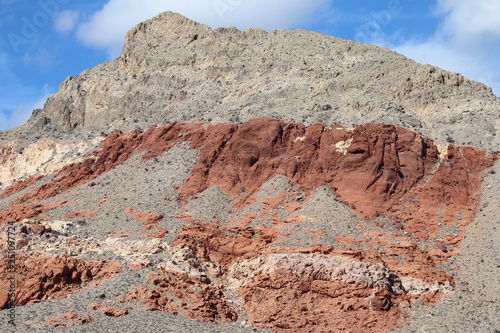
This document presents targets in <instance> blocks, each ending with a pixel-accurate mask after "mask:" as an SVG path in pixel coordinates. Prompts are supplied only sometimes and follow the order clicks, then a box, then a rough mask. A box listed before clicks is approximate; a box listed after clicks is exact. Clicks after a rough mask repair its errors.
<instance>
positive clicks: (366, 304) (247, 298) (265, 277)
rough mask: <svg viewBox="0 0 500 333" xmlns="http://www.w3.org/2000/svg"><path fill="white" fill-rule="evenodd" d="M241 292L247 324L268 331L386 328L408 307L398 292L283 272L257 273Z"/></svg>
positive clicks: (339, 330) (352, 330)
mask: <svg viewBox="0 0 500 333" xmlns="http://www.w3.org/2000/svg"><path fill="white" fill-rule="evenodd" d="M240 294H241V295H242V297H243V299H244V304H243V307H244V308H245V309H246V310H247V315H248V316H249V318H250V319H251V322H250V323H251V324H252V325H253V326H256V327H259V328H267V329H271V330H272V331H273V332H325V333H326V332H387V331H388V330H389V329H391V328H396V327H397V326H398V324H399V322H400V320H401V310H402V309H403V308H404V307H406V306H409V302H408V300H407V299H406V296H405V294H403V293H401V294H399V295H398V294H393V293H391V292H389V291H388V290H385V289H383V288H381V289H378V290H373V289H371V288H368V287H367V286H366V285H363V284H349V283H346V282H342V281H335V280H334V281H322V280H321V279H313V278H311V277H303V276H298V275H296V274H292V273H290V272H287V271H281V272H280V271H276V272H274V273H272V274H259V275H257V276H255V277H254V279H253V280H252V281H251V282H250V283H248V284H247V285H245V286H244V287H241V288H240Z"/></svg>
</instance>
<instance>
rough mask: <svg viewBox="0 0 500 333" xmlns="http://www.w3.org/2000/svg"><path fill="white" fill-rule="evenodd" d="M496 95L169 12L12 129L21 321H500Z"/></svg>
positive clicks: (11, 186) (0, 162)
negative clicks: (32, 135)
mask: <svg viewBox="0 0 500 333" xmlns="http://www.w3.org/2000/svg"><path fill="white" fill-rule="evenodd" d="M256 55H258V56H256ZM448 107H449V108H448ZM497 107H498V102H497V99H496V97H495V96H493V95H492V94H491V91H489V90H488V89H487V88H486V87H484V86H482V85H480V84H478V83H475V82H471V81H469V80H467V79H465V78H462V77H460V76H459V75H457V74H450V73H447V72H444V71H441V70H439V69H437V68H433V67H431V66H422V65H418V64H416V63H414V62H412V61H410V60H407V59H405V58H404V57H402V56H400V55H397V54H394V53H392V52H390V51H388V50H384V49H380V48H376V47H372V46H368V45H360V44H356V43H354V42H349V41H344V40H339V39H336V38H332V37H325V36H321V35H319V34H315V33H311V32H306V31H293V32H288V31H276V32H273V33H270V34H268V33H266V32H264V31H262V30H246V31H244V32H240V31H237V30H235V29H218V30H216V31H212V30H211V29H209V28H208V27H206V26H204V25H200V24H198V23H195V22H193V21H190V20H188V19H186V18H183V17H181V16H179V15H176V14H172V13H164V14H161V15H159V16H158V17H156V18H154V19H152V20H150V21H147V22H144V23H142V24H140V25H138V26H137V27H135V28H134V29H132V30H131V31H130V32H129V33H128V35H127V39H126V43H125V47H124V50H123V53H122V55H121V56H120V57H119V58H118V59H116V60H114V61H112V62H110V63H106V64H103V65H100V66H98V67H96V68H94V69H92V70H88V71H86V72H84V73H82V74H81V75H79V76H78V77H75V78H68V79H67V80H66V81H65V82H64V83H62V84H61V87H60V90H59V92H58V93H57V94H56V95H54V96H52V97H51V98H50V99H49V100H48V101H47V103H46V105H45V107H44V109H43V110H39V111H37V112H35V114H34V115H33V117H32V119H31V120H30V121H29V122H28V124H26V125H25V126H24V127H22V128H20V129H17V130H14V131H11V132H9V133H3V134H2V140H3V141H2V142H4V143H3V147H2V149H1V150H0V177H1V181H2V187H1V189H0V233H1V235H2V238H1V239H2V243H1V245H0V246H1V249H2V257H1V258H0V266H1V267H2V271H4V272H6V271H9V270H11V269H13V270H14V271H15V272H16V273H15V276H16V283H15V286H14V289H15V291H16V293H17V295H18V296H17V298H16V299H15V301H14V304H15V305H16V307H15V311H16V316H17V319H16V320H17V323H18V324H22V325H24V326H23V327H25V329H26V330H28V331H29V330H35V329H42V330H50V329H53V328H57V327H69V326H75V327H74V328H72V329H71V331H82V332H83V331H93V330H112V331H116V330H122V331H131V330H133V331H141V330H146V331H147V330H151V331H161V330H165V329H168V330H172V331H179V332H184V331H185V332H188V331H189V332H193V331H194V332H198V331H199V332H207V331H209V332H210V331H213V332H226V331H227V332H238V331H241V332H243V331H254V330H262V331H271V332H332V331H346V332H365V331H366V332H368V331H369V332H386V331H390V330H398V329H400V330H401V331H402V332H405V331H408V330H419V329H429V330H432V331H436V332H449V331H453V330H456V331H480V332H491V331H494V330H495V329H498V328H499V327H500V322H499V319H498V317H497V316H496V315H495V314H496V313H498V311H497V310H499V309H498V301H499V295H498V281H497V280H498V279H494V278H491V277H492V276H494V273H492V272H495V270H497V269H498V267H497V264H498V250H499V249H498V242H497V241H496V237H495V236H494V235H495V233H496V235H498V232H497V231H496V230H497V229H498V228H500V225H499V224H500V221H499V220H498V217H497V216H496V211H497V210H498V205H499V202H498V199H497V198H499V197H500V195H498V182H499V181H500V180H499V176H498V175H499V173H498V171H500V170H498V169H499V167H500V164H499V163H497V161H498V159H500V154H499V153H498V152H497V151H498V142H497V141H495V140H497V138H496V136H495V134H496V130H497V128H498V114H497V112H498V108H497ZM495 108H496V109H495ZM260 116H266V117H260ZM186 120H189V121H186ZM375 120H376V121H379V122H380V123H376V122H372V121H375ZM471 120H473V121H474V122H475V123H474V125H470V124H467V122H468V121H471ZM353 124H354V126H353ZM134 127H137V128H135V129H133V128H134ZM141 128H142V129H141ZM28 129H31V130H37V131H39V132H38V133H37V134H36V135H38V136H39V137H40V138H39V139H37V140H31V141H30V140H27V139H25V138H21V137H17V138H16V140H15V141H9V140H10V139H11V138H13V137H15V136H16V135H18V134H19V133H22V131H26V130H28ZM415 130H418V131H415ZM101 131H103V132H102V133H100V132H101ZM98 133H99V134H98ZM424 134H425V135H424ZM436 137H437V138H439V139H441V140H442V141H435V140H433V138H436ZM7 141H8V143H5V142H7ZM463 141H466V142H469V141H470V142H473V143H475V144H476V146H475V147H474V146H471V145H462V144H460V143H457V142H463ZM453 142H455V143H453ZM12 256H13V257H12ZM12 258H14V261H12ZM471 263H473V264H471ZM476 267H480V270H478V271H477V273H475V274H471V271H472V270H474V269H475V268H476ZM4 275H5V274H4ZM0 286H1V291H2V292H1V293H0V309H3V310H4V311H2V312H0V314H4V313H7V312H8V311H10V310H9V308H10V306H11V304H12V303H11V297H10V296H9V292H8V291H9V288H10V287H11V281H10V280H8V279H7V276H2V280H1V282H0ZM485 291H486V292H487V293H485ZM0 326H1V327H2V328H6V329H7V328H9V327H10V326H9V324H8V318H7V317H5V318H2V321H0Z"/></svg>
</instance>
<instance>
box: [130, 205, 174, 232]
mask: <svg viewBox="0 0 500 333" xmlns="http://www.w3.org/2000/svg"><path fill="white" fill-rule="evenodd" d="M135 212H136V210H135V209H133V208H127V209H125V214H127V216H133V217H134V219H136V220H137V221H138V222H143V223H145V224H146V226H145V227H144V230H146V231H151V230H154V231H155V233H147V234H145V235H144V237H151V238H163V237H165V235H166V234H168V230H167V229H164V228H161V227H158V223H159V222H160V221H161V220H163V218H164V216H163V215H161V214H160V215H155V214H152V213H149V212H141V211H138V212H137V213H135ZM134 213H135V214H134Z"/></svg>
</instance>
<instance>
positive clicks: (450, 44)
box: [386, 0, 500, 95]
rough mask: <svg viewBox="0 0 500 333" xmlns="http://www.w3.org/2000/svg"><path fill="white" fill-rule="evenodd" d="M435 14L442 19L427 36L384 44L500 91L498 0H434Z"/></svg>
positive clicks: (499, 12) (499, 8) (423, 61)
mask: <svg viewBox="0 0 500 333" xmlns="http://www.w3.org/2000/svg"><path fill="white" fill-rule="evenodd" d="M435 14H436V15H439V16H441V17H442V18H443V20H442V22H441V25H440V26H439V28H438V30H437V31H436V32H435V34H434V35H433V36H431V37H430V38H428V39H427V40H424V41H408V42H406V43H403V44H400V45H386V46H389V47H390V48H392V49H394V50H396V51H397V52H400V53H402V54H404V55H406V56H407V57H410V58H412V59H415V60H416V61H418V62H422V63H429V64H433V65H436V66H439V67H442V68H444V69H446V70H450V71H454V72H459V73H461V74H463V75H464V76H466V77H468V78H470V79H472V80H476V81H479V82H483V83H485V84H486V85H488V86H490V87H491V88H493V92H494V93H495V94H497V95H498V94H500V64H499V63H498V56H497V54H498V52H499V51H500V20H499V17H500V5H499V4H498V0H476V1H466V0H437V6H436V11H435Z"/></svg>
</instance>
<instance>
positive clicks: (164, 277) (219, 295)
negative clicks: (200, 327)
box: [125, 271, 238, 323]
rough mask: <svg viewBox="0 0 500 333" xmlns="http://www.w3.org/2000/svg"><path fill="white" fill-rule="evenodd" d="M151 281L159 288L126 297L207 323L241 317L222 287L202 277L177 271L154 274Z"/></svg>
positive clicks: (150, 307)
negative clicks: (231, 306)
mask: <svg viewBox="0 0 500 333" xmlns="http://www.w3.org/2000/svg"><path fill="white" fill-rule="evenodd" d="M148 280H149V281H150V282H151V283H153V284H154V285H156V286H158V288H156V289H153V290H148V289H145V288H137V289H136V290H134V291H132V292H130V293H128V294H127V295H126V296H125V299H126V300H128V301H137V302H140V303H143V304H146V305H147V306H148V310H150V311H153V310H155V311H166V312H169V313H171V314H173V315H183V316H184V317H187V318H190V319H196V320H202V321H206V322H215V323H229V322H234V321H236V319H237V318H238V315H237V314H236V312H235V311H234V310H233V309H231V308H230V307H229V306H228V305H227V303H226V300H225V295H224V293H223V288H222V286H217V285H211V284H207V283H205V282H202V280H201V279H199V278H196V277H192V276H187V275H186V274H185V273H179V272H173V271H163V272H162V273H150V274H149V275H148ZM172 297H175V298H177V299H180V301H176V300H174V299H173V298H172Z"/></svg>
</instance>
